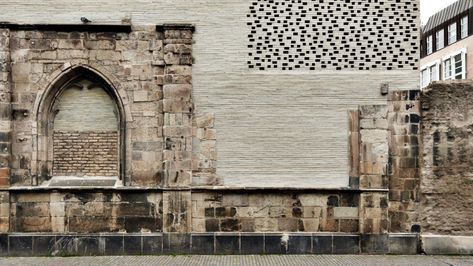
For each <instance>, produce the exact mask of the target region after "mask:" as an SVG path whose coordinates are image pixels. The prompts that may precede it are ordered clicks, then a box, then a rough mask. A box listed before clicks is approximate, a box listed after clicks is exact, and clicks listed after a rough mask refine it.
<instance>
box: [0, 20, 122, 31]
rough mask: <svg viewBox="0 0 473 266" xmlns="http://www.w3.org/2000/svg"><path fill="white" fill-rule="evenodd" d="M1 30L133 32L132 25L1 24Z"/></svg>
mask: <svg viewBox="0 0 473 266" xmlns="http://www.w3.org/2000/svg"><path fill="white" fill-rule="evenodd" d="M0 28H7V29H10V30H39V31H59V32H74V31H83V32H125V33H129V32H131V25H127V24H123V25H119V24H16V23H9V22H0Z"/></svg>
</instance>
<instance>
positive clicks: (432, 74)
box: [420, 60, 440, 89]
mask: <svg viewBox="0 0 473 266" xmlns="http://www.w3.org/2000/svg"><path fill="white" fill-rule="evenodd" d="M433 70H434V71H433ZM439 79H440V60H437V61H434V62H431V63H428V64H426V65H423V66H421V68H420V88H421V89H423V88H425V87H427V86H428V85H429V84H430V83H431V82H433V81H438V80H439Z"/></svg>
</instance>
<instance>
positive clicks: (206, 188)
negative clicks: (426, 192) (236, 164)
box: [192, 186, 389, 193]
mask: <svg viewBox="0 0 473 266" xmlns="http://www.w3.org/2000/svg"><path fill="white" fill-rule="evenodd" d="M192 190H193V191H219V190H228V191H276V192H281V191H304V192H306V191H308V192H326V191H328V192H337V191H340V192H345V191H346V192H358V193H361V192H381V193H387V192H389V189H384V188H379V189H360V188H353V187H334V188H327V187H228V186H199V187H192Z"/></svg>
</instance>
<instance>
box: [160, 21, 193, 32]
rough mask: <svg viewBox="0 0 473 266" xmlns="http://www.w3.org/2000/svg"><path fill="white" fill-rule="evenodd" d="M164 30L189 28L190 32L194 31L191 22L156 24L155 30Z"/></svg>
mask: <svg viewBox="0 0 473 266" xmlns="http://www.w3.org/2000/svg"><path fill="white" fill-rule="evenodd" d="M165 30H190V31H191V32H194V31H195V26H194V25H192V24H174V23H171V24H162V25H156V31H158V32H162V31H165Z"/></svg>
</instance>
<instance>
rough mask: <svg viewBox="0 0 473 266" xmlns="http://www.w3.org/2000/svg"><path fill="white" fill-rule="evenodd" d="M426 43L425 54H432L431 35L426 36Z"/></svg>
mask: <svg viewBox="0 0 473 266" xmlns="http://www.w3.org/2000/svg"><path fill="white" fill-rule="evenodd" d="M426 40H427V41H426V43H427V54H431V53H432V52H433V49H432V45H433V43H432V35H429V36H427V39H426Z"/></svg>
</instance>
